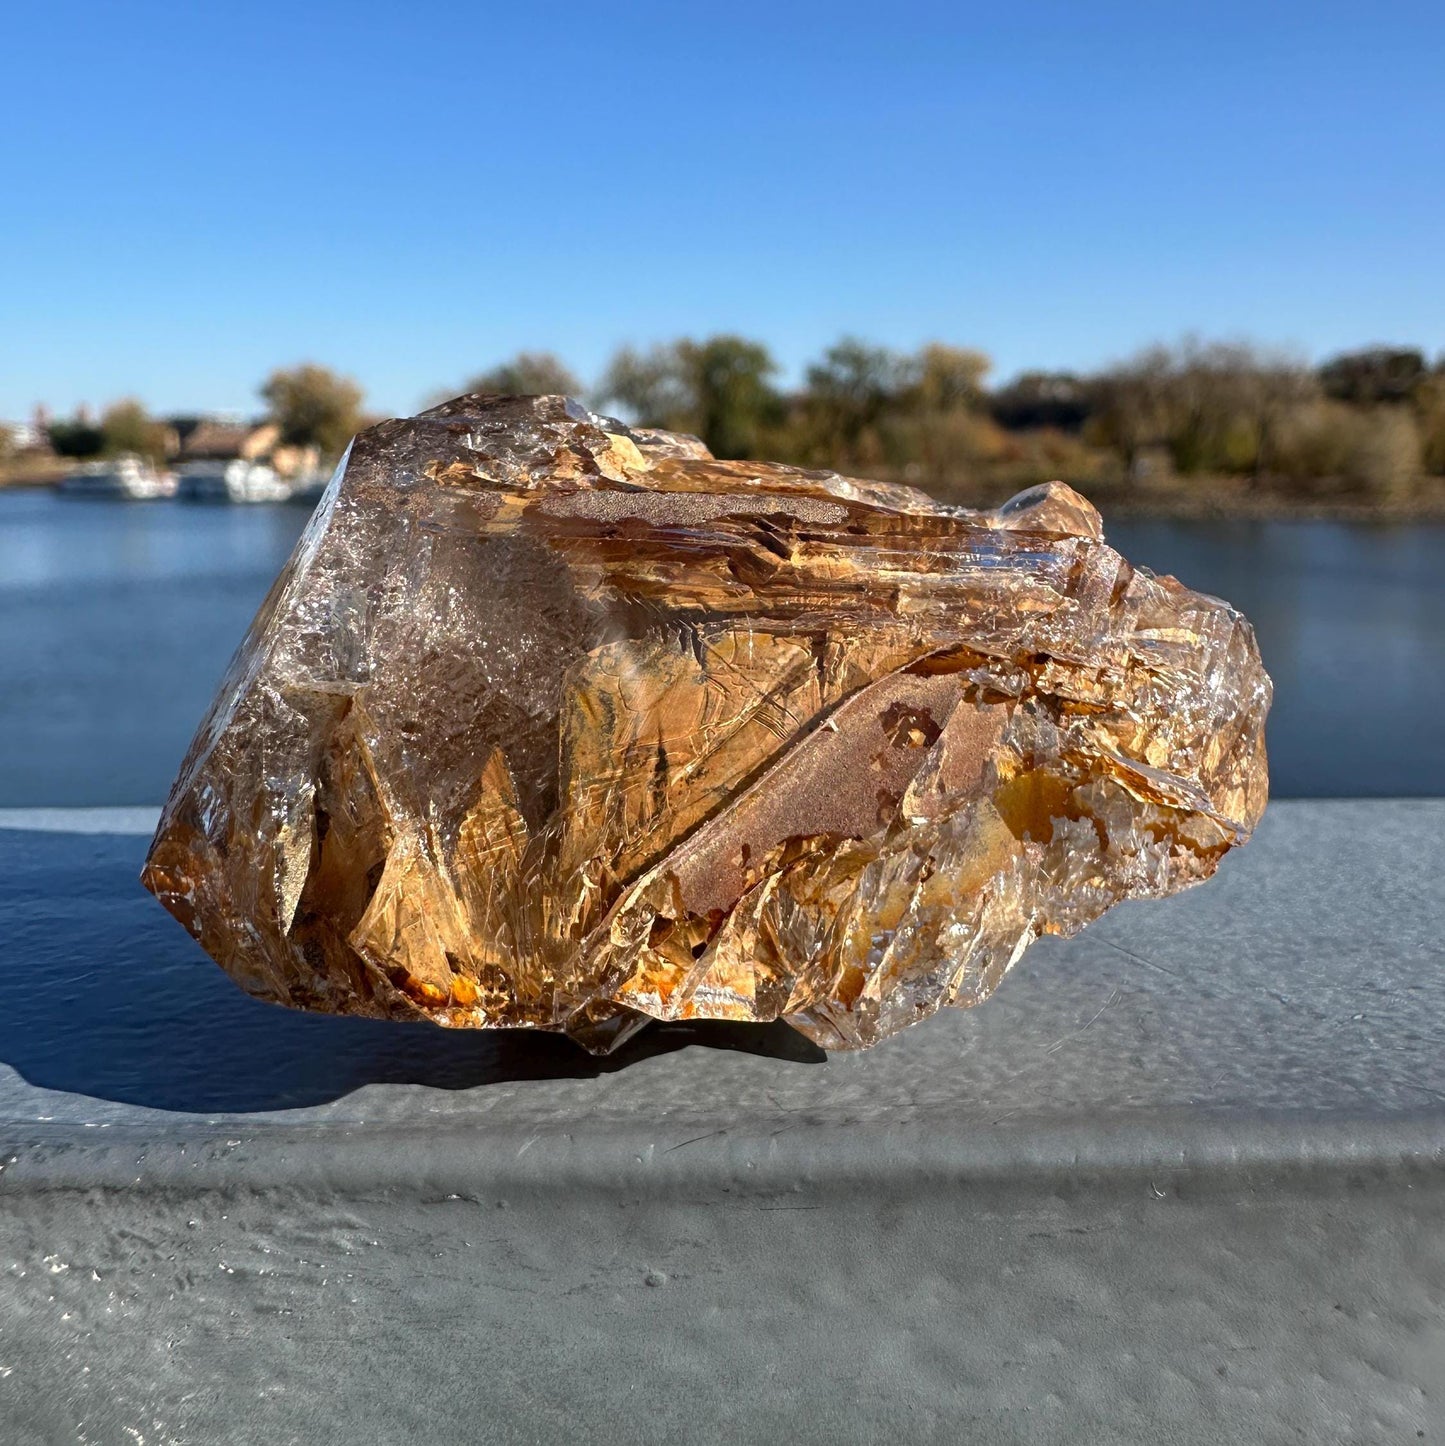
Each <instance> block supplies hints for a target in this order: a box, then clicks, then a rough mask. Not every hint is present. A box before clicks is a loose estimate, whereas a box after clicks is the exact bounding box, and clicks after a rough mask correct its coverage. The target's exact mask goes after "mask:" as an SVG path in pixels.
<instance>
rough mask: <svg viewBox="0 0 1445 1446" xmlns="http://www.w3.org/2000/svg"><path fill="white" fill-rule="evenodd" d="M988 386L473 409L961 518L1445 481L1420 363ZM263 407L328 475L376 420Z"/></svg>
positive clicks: (876, 353) (602, 389) (1435, 409)
mask: <svg viewBox="0 0 1445 1446" xmlns="http://www.w3.org/2000/svg"><path fill="white" fill-rule="evenodd" d="M989 371H990V362H989V358H988V357H987V356H985V355H984V354H983V353H982V352H979V351H975V350H972V349H968V348H962V347H954V346H946V345H944V344H942V343H931V344H929V345H927V346H924V347H922V348H921V349H919V350H918V351H916V352H912V353H901V352H897V351H892V350H890V349H888V348H886V347H880V346H874V345H871V344H869V343H867V342H864V341H860V340H857V339H855V338H844V339H843V340H841V341H839V342H837V343H836V344H835V345H833V346H831V347H829V348H828V349H827V350H826V351H825V352H824V353H823V354H822V355H821V356H820V357H818V358H817V359H816V360H815V361H814V362H813V363H811V364H810V365H809V366H808V367H807V368H806V369H805V372H804V377H803V382H802V385H801V386H798V387H795V388H787V387H783V386H781V385H780V384H779V382H778V374H779V369H778V366H777V363H776V362H775V360H774V358H773V356H772V354H771V353H770V351H769V350H768V348H767V346H766V345H764V344H763V343H762V342H760V341H755V340H751V339H748V338H746V337H741V336H732V335H720V336H713V337H708V338H706V339H703V340H692V339H683V340H679V341H674V342H670V343H666V344H663V345H657V346H653V347H650V348H647V349H645V350H639V349H636V348H633V347H623V348H622V349H621V350H620V351H618V352H617V353H616V354H615V355H614V356H613V358H612V360H611V361H610V363H609V364H608V366H607V367H606V369H605V371H604V373H603V375H602V377H601V378H600V379H599V381H598V383H597V385H596V386H595V387H593V388H588V387H585V386H584V385H583V384H582V383H581V382H580V381H579V379H578V378H577V377H576V376H575V375H574V374H573V373H572V372H571V371H570V370H569V369H568V368H567V366H566V365H565V364H564V363H563V362H561V361H560V360H558V358H556V357H555V356H553V355H551V354H549V353H542V352H523V353H520V354H519V355H517V356H515V357H513V358H512V359H511V360H510V361H507V362H504V363H502V364H501V365H499V366H496V367H494V368H492V369H491V370H490V371H486V372H483V373H481V374H479V375H477V376H474V377H472V378H471V379H470V380H468V381H467V382H465V383H464V384H463V385H462V386H461V387H460V388H458V391H479V392H520V393H542V392H561V393H566V394H568V395H572V396H577V397H581V398H583V399H585V400H588V401H589V402H590V403H591V404H592V405H594V406H596V407H598V408H600V409H603V410H607V411H613V412H616V413H618V414H620V415H621V416H623V417H624V418H625V419H627V420H628V421H630V422H633V423H635V424H637V425H642V426H652V427H664V428H667V429H669V430H672V431H681V432H690V433H693V434H694V435H696V436H699V437H701V438H702V439H703V441H704V442H706V444H707V445H708V447H709V448H710V449H711V450H712V452H713V453H714V454H715V455H716V456H719V457H725V458H754V457H757V458H761V457H771V458H775V459H778V460H782V461H790V462H794V463H796V464H799V465H802V466H807V467H827V468H835V469H837V470H840V471H845V472H855V473H861V474H865V475H871V476H880V477H889V478H896V479H901V480H906V481H911V482H914V483H917V484H918V485H920V486H923V487H926V488H928V489H930V490H932V491H935V492H937V493H938V494H940V495H943V496H949V497H956V498H958V499H960V500H974V499H976V498H980V497H983V496H985V495H994V496H996V495H997V494H998V493H999V492H1000V491H1001V490H1003V489H1005V488H1012V487H1018V486H1025V485H1028V484H1029V483H1032V482H1036V481H1043V480H1047V479H1049V478H1054V477H1061V478H1063V479H1065V480H1067V481H1070V482H1072V483H1074V484H1075V485H1076V486H1079V487H1080V488H1081V489H1082V490H1084V491H1086V492H1103V493H1107V492H1109V491H1111V490H1129V489H1132V490H1147V489H1148V488H1150V487H1162V488H1169V487H1175V488H1191V487H1192V488H1207V487H1209V486H1210V485H1211V484H1213V483H1219V484H1225V483H1228V484H1229V485H1231V486H1233V487H1234V489H1235V490H1236V491H1243V492H1248V491H1250V490H1257V489H1268V490H1270V491H1271V492H1274V493H1283V494H1289V495H1294V496H1299V497H1301V498H1308V497H1315V496H1319V497H1325V496H1330V495H1339V496H1354V495H1358V496H1360V497H1363V498H1368V499H1372V500H1377V501H1399V500H1408V499H1409V498H1410V497H1411V496H1412V495H1414V493H1415V492H1417V491H1418V490H1419V489H1420V488H1421V487H1429V486H1431V485H1432V484H1431V482H1430V481H1429V480H1428V479H1430V478H1431V477H1440V476H1442V475H1445V359H1440V360H1437V361H1435V362H1434V363H1433V364H1432V363H1431V362H1430V360H1429V359H1428V358H1427V357H1426V356H1425V354H1424V353H1423V352H1422V351H1420V350H1419V349H1417V348H1413V347H1384V346H1377V347H1370V348H1366V349H1362V350H1359V351H1351V352H1347V353H1343V354H1341V355H1339V356H1335V357H1332V358H1330V359H1329V360H1327V361H1325V362H1324V363H1323V364H1322V365H1319V366H1310V365H1308V364H1306V363H1305V362H1303V361H1301V360H1299V359H1298V358H1295V357H1292V356H1289V355H1287V354H1283V353H1277V352H1273V351H1269V350H1266V349H1262V348H1259V347H1256V346H1252V345H1247V344H1243V343H1226V342H1200V341H1193V340H1190V341H1185V342H1182V343H1180V344H1178V345H1175V346H1155V347H1150V348H1148V349H1147V350H1145V351H1142V352H1140V353H1139V354H1138V355H1136V356H1134V357H1132V358H1130V359H1129V360H1127V361H1125V362H1122V363H1120V364H1118V365H1115V366H1111V367H1108V368H1105V369H1103V370H1101V371H1099V372H1095V373H1091V374H1076V373H1071V372H1042V371H1035V372H1025V373H1024V374H1022V375H1021V376H1019V377H1016V378H1015V379H1013V380H1012V381H1010V382H1008V383H1007V384H1006V385H1003V386H999V387H995V388H990V387H989V386H988V385H987V378H988V375H989ZM260 395H261V397H262V399H263V401H264V402H265V404H266V408H267V415H268V417H269V419H270V420H272V421H274V422H275V423H276V424H277V425H278V427H279V432H280V436H281V438H282V440H283V441H284V442H285V443H287V444H290V445H296V446H312V447H315V448H317V449H318V450H319V451H320V452H321V453H322V454H323V455H324V456H327V457H335V456H337V455H338V454H339V453H340V451H341V450H342V448H343V447H344V446H345V444H346V441H347V439H348V438H350V436H351V435H352V434H353V433H354V432H355V431H356V429H357V428H358V427H359V426H361V425H362V424H363V423H364V422H365V420H366V418H365V416H364V414H363V410H362V409H363V402H364V397H363V393H362V390H361V388H360V387H359V386H358V385H357V384H356V383H355V382H353V381H351V380H350V379H348V378H346V377H342V376H339V375H337V374H336V373H334V372H331V371H329V370H327V369H326V368H324V367H320V366H316V365H313V364H304V365H301V366H297V367H292V368H286V369H282V370H279V371H276V372H273V373H272V374H271V376H270V377H268V378H267V379H266V381H265V382H264V383H263V384H262V386H261V388H260ZM49 431H50V439H51V444H52V446H53V447H54V449H55V450H56V451H57V452H59V453H61V454H62V455H65V456H70V457H88V456H99V455H103V454H114V453H117V452H138V453H141V454H143V455H148V456H152V457H156V458H160V457H162V456H164V455H165V453H166V449H167V445H168V441H167V438H168V429H167V425H166V423H165V422H164V421H163V420H161V419H157V418H154V417H151V416H150V415H148V414H147V412H146V410H145V409H144V408H143V407H142V406H141V405H140V403H139V402H136V401H133V400H127V401H122V402H117V403H116V404H114V405H113V406H111V407H109V408H107V409H106V410H105V411H104V412H103V413H101V415H100V416H99V417H98V418H91V417H89V416H88V415H86V414H83V413H82V414H78V415H76V416H74V417H70V418H63V419H57V420H55V421H52V422H51V423H50V426H49Z"/></svg>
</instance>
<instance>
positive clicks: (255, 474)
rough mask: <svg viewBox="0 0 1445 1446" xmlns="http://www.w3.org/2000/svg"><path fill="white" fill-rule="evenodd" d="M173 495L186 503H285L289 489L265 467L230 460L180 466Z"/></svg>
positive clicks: (283, 481) (239, 459) (244, 460)
mask: <svg viewBox="0 0 1445 1446" xmlns="http://www.w3.org/2000/svg"><path fill="white" fill-rule="evenodd" d="M176 495H177V496H178V497H180V498H181V499H182V500H183V501H187V502H285V501H286V500H287V499H288V498H289V497H290V496H291V487H290V485H289V483H287V482H286V481H285V479H284V478H281V477H278V476H277V475H276V472H275V469H274V468H271V467H268V466H266V465H265V463H263V462H251V461H248V460H247V459H246V458H244V457H231V458H225V459H220V460H215V461H197V462H185V463H182V464H181V467H180V470H179V477H178V481H177V486H176Z"/></svg>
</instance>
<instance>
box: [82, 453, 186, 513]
mask: <svg viewBox="0 0 1445 1446" xmlns="http://www.w3.org/2000/svg"><path fill="white" fill-rule="evenodd" d="M56 488H57V491H59V492H61V493H62V494H63V495H64V496H66V497H122V498H129V499H130V500H132V501H136V502H150V501H154V499H156V498H157V497H170V496H173V495H174V493H175V490H176V479H175V478H174V477H172V476H171V474H170V473H169V472H157V471H156V469H155V468H154V467H152V466H151V464H150V463H149V462H147V461H146V460H145V459H144V458H143V457H136V456H134V455H132V454H130V453H126V454H125V455H123V456H120V457H112V458H109V459H108V460H106V461H104V462H83V463H81V465H80V466H78V467H76V468H75V470H74V471H72V472H69V473H67V474H66V475H65V476H64V477H62V478H61V479H60V481H59V483H57V484H56Z"/></svg>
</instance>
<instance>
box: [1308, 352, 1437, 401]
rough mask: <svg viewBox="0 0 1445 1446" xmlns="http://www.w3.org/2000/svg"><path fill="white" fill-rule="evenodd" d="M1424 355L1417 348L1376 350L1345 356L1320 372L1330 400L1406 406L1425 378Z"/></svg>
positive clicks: (1344, 353)
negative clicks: (1404, 404) (1396, 403)
mask: <svg viewBox="0 0 1445 1446" xmlns="http://www.w3.org/2000/svg"><path fill="white" fill-rule="evenodd" d="M1425 374H1426V372H1425V357H1424V354H1423V353H1422V352H1421V351H1420V350H1419V349H1418V348H1416V347H1413V346H1372V347H1366V348H1365V349H1364V350H1363V351H1347V352H1342V353H1341V354H1340V355H1339V356H1336V357H1331V358H1330V360H1329V361H1327V362H1325V363H1324V365H1323V366H1321V367H1320V370H1319V379H1320V385H1321V386H1322V387H1323V388H1324V392H1325V395H1326V396H1327V397H1333V398H1334V399H1335V400H1336V401H1339V402H1350V403H1352V404H1353V405H1355V406H1357V407H1368V406H1374V405H1375V404H1376V403H1378V402H1405V401H1408V400H1409V399H1410V396H1411V394H1412V393H1413V392H1414V390H1415V387H1416V386H1417V385H1418V384H1419V383H1420V382H1421V381H1422V380H1423V379H1424V377H1425Z"/></svg>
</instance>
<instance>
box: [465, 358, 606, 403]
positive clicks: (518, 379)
mask: <svg viewBox="0 0 1445 1446" xmlns="http://www.w3.org/2000/svg"><path fill="white" fill-rule="evenodd" d="M462 390H463V391H464V392H480V393H483V394H497V395H501V396H523V397H545V396H563V397H578V396H581V395H582V384H581V383H580V382H579V381H578V380H577V378H576V377H575V376H574V375H573V374H572V373H571V372H570V371H569V370H568V369H567V367H566V365H565V364H564V363H563V362H561V361H560V360H559V359H558V358H557V357H555V356H553V355H552V353H551V352H546V351H523V352H518V353H517V355H516V356H514V357H512V358H511V360H510V361H504V362H502V363H501V364H500V365H498V366H494V367H493V368H492V369H491V370H490V371H485V372H481V373H479V374H478V375H477V376H474V377H472V378H471V380H470V381H468V382H467V384H466V385H465V386H464V387H463V388H462Z"/></svg>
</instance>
